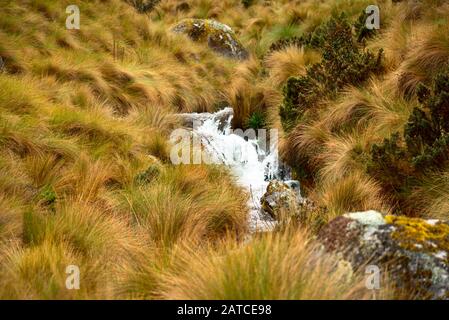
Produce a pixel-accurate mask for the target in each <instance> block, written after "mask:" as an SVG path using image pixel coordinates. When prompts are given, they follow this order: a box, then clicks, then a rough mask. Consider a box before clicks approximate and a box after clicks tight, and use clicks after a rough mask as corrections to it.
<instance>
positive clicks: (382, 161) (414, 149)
mask: <svg viewBox="0 0 449 320" xmlns="http://www.w3.org/2000/svg"><path fill="white" fill-rule="evenodd" d="M417 96H418V100H419V102H420V104H421V106H420V107H415V108H414V110H413V112H412V114H411V115H410V117H409V120H408V122H407V124H406V125H405V128H404V133H403V135H402V138H403V139H401V138H400V135H399V133H395V134H393V135H392V136H391V137H390V139H385V140H384V142H383V144H382V145H380V146H378V145H374V146H373V147H372V149H371V162H370V164H369V165H368V172H369V173H370V174H371V175H373V176H374V177H375V178H376V179H378V180H379V181H380V182H381V183H382V185H383V187H384V189H386V191H387V192H389V193H390V194H392V195H393V196H394V197H395V200H397V201H398V202H399V203H402V202H403V201H404V200H405V199H406V198H407V196H408V195H409V191H410V190H411V188H412V187H413V186H414V185H415V183H416V181H417V180H419V179H421V178H422V177H423V176H424V175H426V174H427V173H428V172H429V171H434V170H437V169H440V168H443V167H445V166H446V165H447V164H448V163H449V68H448V69H447V70H446V71H444V72H442V73H440V74H438V75H437V76H436V77H435V78H434V81H433V83H432V85H431V87H427V86H425V85H424V84H420V85H419V86H418V89H417Z"/></svg>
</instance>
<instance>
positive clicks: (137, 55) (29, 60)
mask: <svg viewBox="0 0 449 320" xmlns="http://www.w3.org/2000/svg"><path fill="white" fill-rule="evenodd" d="M135 2H139V1H135ZM377 2H378V4H379V6H380V9H381V17H382V20H381V21H382V23H381V29H380V30H379V31H377V32H376V33H375V34H374V35H372V36H371V37H369V38H367V39H366V40H365V41H364V43H360V44H359V43H357V44H356V45H355V49H354V50H356V51H354V52H355V53H354V54H361V52H365V51H366V50H370V51H371V52H377V51H378V50H379V49H380V48H382V49H383V58H382V67H381V68H379V70H378V69H376V70H374V69H373V70H370V72H369V73H367V74H366V75H364V76H363V79H360V81H359V79H357V81H352V82H351V81H347V82H342V85H341V87H338V88H337V89H336V90H334V91H332V94H329V95H322V94H320V95H318V96H319V98H318V99H315V100H313V103H311V104H310V106H309V109H307V110H304V112H303V113H301V117H298V116H297V115H298V113H297V110H296V109H295V108H297V107H298V106H292V108H293V109H294V111H295V112H296V113H294V114H295V116H292V117H291V118H285V117H284V116H283V115H282V112H281V110H282V108H283V106H284V105H285V103H286V101H288V98H289V97H288V94H287V91H288V89H285V88H288V83H290V82H291V80H289V79H292V78H291V77H297V78H298V77H307V76H308V74H310V71H308V70H309V69H310V68H312V67H313V66H314V65H316V64H319V63H320V62H322V61H323V50H325V49H323V48H322V47H321V48H320V47H314V46H310V45H309V46H308V45H302V44H301V45H298V43H299V42H297V43H296V42H295V40H294V39H298V38H299V37H301V36H306V35H309V34H311V33H313V32H315V31H316V30H319V29H320V26H321V27H322V26H323V25H324V24H325V23H327V22H328V21H329V19H331V17H332V16H336V15H339V14H340V13H342V12H345V13H346V18H345V19H347V21H349V22H348V23H351V24H353V23H355V22H356V21H357V19H358V17H359V16H360V13H361V12H362V11H363V10H364V8H366V6H367V5H368V4H371V1H364V0H323V1H312V0H304V1H290V0H277V1H275V0H272V1H268V0H266V1H264V0H254V1H240V0H221V1H215V0H186V1H177V0H162V1H161V2H160V3H159V4H158V5H157V6H156V8H155V9H154V10H151V11H150V10H148V11H147V12H140V11H139V10H137V9H136V7H135V6H134V5H133V1H123V0H93V1H52V0H19V1H12V0H6V2H5V4H3V5H2V10H1V11H0V57H2V60H3V61H4V68H3V69H2V70H1V71H0V298H13V299H15V298H26V299H36V298H39V299H86V298H107V299H114V298H147V299H150V298H198V299H201V298H217V299H220V298H225V299H226V298H244V299H247V298H270V299H276V298H289V299H290V298H291V299H298V298H302V299H307V298H309V299H310V298H317V299H320V298H370V297H371V295H370V292H367V291H366V290H363V289H362V287H363V283H364V279H363V278H362V277H361V276H359V275H358V274H353V275H351V274H349V273H348V272H347V271H346V270H341V266H337V265H338V264H337V262H336V260H335V259H334V257H330V256H323V257H316V255H315V254H314V252H315V251H314V248H316V246H317V244H316V243H315V240H314V239H313V235H311V234H310V233H309V232H307V231H304V230H303V229H302V228H301V229H299V228H297V227H289V228H286V229H282V230H277V231H276V232H275V233H273V234H270V235H258V236H257V237H255V238H254V239H253V240H252V241H251V242H246V241H245V239H246V236H247V219H246V217H247V212H248V208H247V205H246V203H247V195H246V194H245V193H244V192H242V190H241V189H240V188H239V187H237V186H236V184H235V183H234V181H233V179H232V178H231V177H230V175H229V174H228V172H227V170H226V169H225V168H221V167H215V166H205V165H196V166H193V165H192V166H174V165H172V164H171V163H170V160H169V151H170V145H169V142H168V136H169V134H170V132H171V130H173V129H174V128H177V127H178V126H179V124H178V123H177V122H176V118H175V117H173V114H174V113H178V112H202V111H215V110H218V109H220V108H221V107H222V106H223V105H224V104H230V105H231V106H232V107H233V108H234V112H235V119H234V122H233V125H234V126H235V127H238V128H241V127H248V126H256V127H257V126H261V125H262V126H266V127H274V128H278V129H279V130H280V132H281V133H282V134H281V137H282V154H283V156H284V158H285V160H286V161H287V162H288V163H289V164H290V165H291V166H292V167H293V168H294V169H295V174H296V176H297V177H298V178H299V179H300V180H301V181H302V182H303V184H304V185H305V186H306V190H305V191H306V192H307V195H308V197H310V198H311V199H312V200H313V201H314V202H316V203H317V204H318V205H319V206H322V207H325V209H326V210H324V211H323V213H322V214H320V215H317V219H314V218H313V217H314V216H312V217H311V218H310V219H309V220H310V221H308V223H309V224H310V225H308V226H306V227H309V226H310V227H311V228H312V229H314V228H315V226H316V225H317V224H321V223H323V222H325V221H328V220H329V219H330V218H332V217H335V216H337V215H340V214H342V213H345V212H347V211H354V210H355V211H361V210H365V209H377V210H381V211H383V212H402V213H406V214H410V215H418V214H419V215H423V216H432V217H446V218H447V214H448V208H449V200H448V190H449V185H448V179H447V177H448V175H449V171H448V169H447V167H444V166H443V167H439V168H432V171H431V172H430V173H429V172H428V171H426V172H425V173H424V172H417V173H416V174H415V175H414V177H416V179H414V180H413V181H412V182H409V181H407V182H404V181H400V183H401V184H400V185H401V187H403V188H404V189H403V190H402V189H401V190H402V191H401V192H396V191H397V189H395V190H392V188H391V181H388V180H385V179H383V178H384V176H382V174H380V175H379V172H380V173H382V172H384V171H383V170H384V169H385V168H384V167H382V166H380V165H379V166H378V167H375V166H374V167H373V166H372V163H373V159H374V158H373V154H372V148H373V145H375V144H377V145H379V146H380V145H381V144H382V142H383V140H384V139H388V138H390V136H391V134H393V133H395V132H399V133H401V134H402V132H403V131H404V126H405V125H406V123H407V122H408V121H409V117H410V115H411V114H412V112H413V109H414V107H420V106H422V103H421V102H420V101H419V99H418V98H419V97H418V96H417V87H418V86H419V83H423V84H424V85H426V86H428V87H429V88H431V87H432V83H433V82H432V81H434V78H435V75H436V74H437V73H438V71H440V70H442V68H443V65H444V64H445V63H449V33H448V32H447V30H448V21H447V19H446V17H447V15H448V13H449V6H448V5H447V4H445V3H444V1H437V0H433V1H432V0H427V1H424V0H423V1H402V2H400V3H393V2H391V1H390V0H388V1H387V0H384V1H377ZM69 4H77V5H78V6H79V7H80V11H81V28H80V30H66V28H65V20H66V17H67V14H66V13H65V8H66V7H67V5H69ZM181 4H183V5H181ZM183 18H211V19H216V20H218V21H220V22H223V23H225V24H227V25H229V26H231V27H232V28H233V30H234V31H235V32H236V35H237V37H238V38H239V39H240V41H241V42H242V44H243V45H244V47H246V48H247V49H248V51H249V52H250V58H249V59H247V60H244V61H237V60H232V59H228V58H225V57H221V56H220V55H218V54H216V53H215V52H213V51H212V50H210V49H209V48H208V47H207V45H205V44H202V43H196V42H193V41H191V40H190V39H189V38H188V37H186V36H184V35H179V34H174V33H173V32H171V31H170V29H171V27H172V26H173V25H174V24H175V23H176V22H177V21H180V20H181V19H183ZM324 70H325V71H326V70H327V69H324ZM336 71H337V73H339V72H342V70H338V69H337V70H336ZM356 71H357V70H356ZM371 71H372V72H371ZM436 91H437V90H436V89H435V90H433V91H432V92H434V94H435V95H437V94H439V93H440V92H439V91H438V92H436ZM440 91H441V90H440ZM329 92H330V91H329ZM435 92H436V93H435ZM293 93H294V92H293ZM428 104H429V103H428ZM288 117H290V116H288ZM259 118H262V119H259ZM286 119H287V120H288V121H289V124H290V128H289V129H288V130H287V129H286V127H285V120H286ZM401 143H402V145H404V144H405V142H404V141H400V142H399V144H401ZM393 160H394V159H393ZM379 163H380V162H379ZM370 164H371V166H370ZM370 168H371V169H370ZM407 168H408V167H407ZM410 170H412V169H410ZM413 170H414V169H413ZM385 172H386V171H385ZM323 215H324V216H323ZM68 265H78V266H80V269H81V289H80V290H67V289H66V287H65V281H66V277H67V274H66V272H65V271H66V267H67V266H68ZM242 274H247V275H248V277H247V278H245V279H244V290H241V287H240V286H238V285H239V284H241V281H242V279H241V278H240V277H239V275H242ZM298 274H299V275H300V276H298V277H296V275H298ZM323 275H326V278H323ZM192 288H195V289H192ZM194 292H196V293H194ZM391 294H392V293H391V292H390V290H389V289H388V288H385V292H384V293H383V295H381V297H391Z"/></svg>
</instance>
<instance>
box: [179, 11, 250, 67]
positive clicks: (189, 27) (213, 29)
mask: <svg viewBox="0 0 449 320" xmlns="http://www.w3.org/2000/svg"><path fill="white" fill-rule="evenodd" d="M173 31H174V32H175V33H184V34H187V35H188V36H189V37H190V38H191V39H192V40H194V41H198V42H205V43H207V44H208V46H209V47H210V48H211V49H213V50H214V51H216V52H218V53H220V54H221V55H224V56H226V57H229V58H234V59H240V60H243V59H247V58H248V56H249V54H248V51H247V50H246V49H245V48H244V47H243V46H242V44H241V43H240V42H239V41H238V39H237V37H236V35H235V33H234V31H233V30H232V29H231V28H230V27H229V26H227V25H225V24H223V23H220V22H217V21H215V20H208V19H184V20H182V21H181V22H179V23H178V24H177V25H176V26H175V27H174V28H173Z"/></svg>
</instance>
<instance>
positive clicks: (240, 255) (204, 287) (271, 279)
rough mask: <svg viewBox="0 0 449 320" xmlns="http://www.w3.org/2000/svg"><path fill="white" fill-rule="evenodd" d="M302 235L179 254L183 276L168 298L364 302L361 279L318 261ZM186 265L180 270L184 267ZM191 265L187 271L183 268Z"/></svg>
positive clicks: (168, 284)
mask: <svg viewBox="0 0 449 320" xmlns="http://www.w3.org/2000/svg"><path fill="white" fill-rule="evenodd" d="M320 257H321V254H320V253H318V247H317V244H316V243H314V242H313V241H311V240H310V239H309V238H308V236H307V235H306V234H305V233H304V232H303V231H297V230H296V231H289V232H285V233H282V234H276V233H273V234H264V235H261V236H260V237H257V238H255V239H254V240H253V241H251V242H250V243H247V244H241V245H238V244H236V243H234V242H232V241H231V242H227V243H224V244H222V246H221V247H220V249H219V250H213V249H206V250H202V251H195V250H189V251H185V253H184V254H183V255H181V254H180V256H179V257H178V259H177V260H176V262H178V263H179V268H180V271H179V275H176V276H173V275H168V276H167V277H165V279H164V281H163V285H162V288H163V289H162V292H163V295H162V296H163V297H164V298H169V299H238V300H240V299H242V300H245V299H301V300H303V299H363V298H368V297H369V294H368V293H367V292H366V290H364V289H363V283H362V281H361V278H359V277H358V276H357V275H353V274H351V273H350V272H349V273H348V270H347V269H346V268H345V267H344V266H342V265H338V263H337V260H336V259H335V258H334V257H332V256H326V258H325V259H322V258H320ZM181 266H182V269H181ZM185 266H187V268H186V267H185Z"/></svg>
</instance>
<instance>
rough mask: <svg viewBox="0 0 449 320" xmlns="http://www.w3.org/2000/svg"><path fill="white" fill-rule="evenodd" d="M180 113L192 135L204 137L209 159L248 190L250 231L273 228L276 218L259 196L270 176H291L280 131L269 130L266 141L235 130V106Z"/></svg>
mask: <svg viewBox="0 0 449 320" xmlns="http://www.w3.org/2000/svg"><path fill="white" fill-rule="evenodd" d="M180 117H181V119H182V120H183V121H184V124H185V125H186V126H189V127H192V132H193V135H194V136H195V137H196V138H198V139H199V140H200V141H201V145H202V148H203V149H204V150H205V151H206V153H207V155H208V156H209V157H210V160H211V161H213V163H219V164H223V165H226V166H228V167H229V168H230V170H231V172H232V173H233V174H234V175H235V177H236V180H237V182H238V184H240V185H241V186H242V187H244V188H245V189H246V190H248V192H249V194H250V199H249V203H248V205H249V207H250V215H249V225H250V229H251V231H253V232H254V231H256V230H257V231H270V230H272V229H273V227H274V226H275V223H276V222H275V221H274V220H273V219H272V218H271V217H270V216H269V215H267V214H266V213H264V212H263V211H262V210H261V205H260V199H261V197H262V196H263V194H264V193H265V191H266V188H267V186H268V183H269V182H270V180H273V179H277V180H289V179H290V172H289V170H288V169H287V168H286V167H285V166H283V165H282V164H280V162H279V159H278V152H277V134H276V135H275V136H274V137H273V136H272V135H270V134H269V133H270V132H268V133H266V137H269V139H270V142H269V143H264V141H265V142H266V140H267V139H265V137H261V135H259V136H257V135H256V136H253V137H245V136H244V135H243V134H242V132H236V131H233V130H232V128H231V121H232V118H233V109H232V108H225V109H223V110H221V111H218V112H216V113H189V114H181V115H180ZM254 132H255V131H254ZM271 132H273V131H271ZM237 133H238V134H237ZM262 140H263V141H262Z"/></svg>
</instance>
